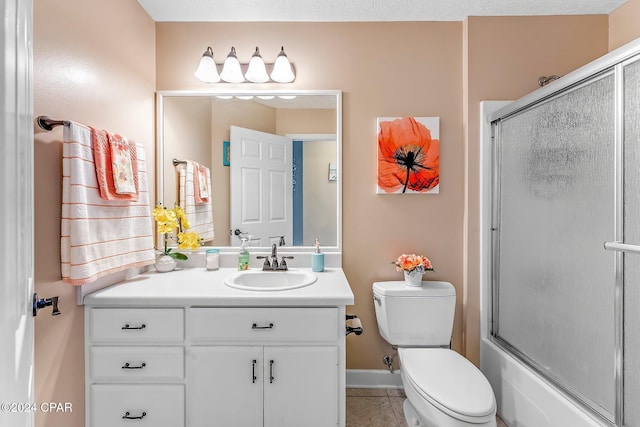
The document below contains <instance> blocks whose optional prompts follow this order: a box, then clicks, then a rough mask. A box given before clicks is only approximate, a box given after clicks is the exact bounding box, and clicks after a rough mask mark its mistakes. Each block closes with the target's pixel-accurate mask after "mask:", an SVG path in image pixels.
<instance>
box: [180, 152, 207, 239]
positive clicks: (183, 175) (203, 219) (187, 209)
mask: <svg viewBox="0 0 640 427" xmlns="http://www.w3.org/2000/svg"><path fill="white" fill-rule="evenodd" d="M196 165H197V163H196V162H193V161H191V160H187V162H186V165H178V171H179V173H180V186H179V193H180V207H182V209H184V213H185V215H186V216H187V219H188V220H189V224H190V225H191V228H190V231H195V232H197V233H198V234H200V237H202V240H203V241H204V242H208V241H211V240H213V239H214V237H215V233H214V230H213V201H212V199H213V198H212V197H211V172H210V171H209V168H205V174H206V178H205V181H206V182H205V185H206V188H207V191H208V193H207V195H208V196H209V197H208V198H207V199H206V201H204V200H202V202H201V203H197V202H196V197H195V193H196V186H195V181H194V179H199V178H197V174H196Z"/></svg>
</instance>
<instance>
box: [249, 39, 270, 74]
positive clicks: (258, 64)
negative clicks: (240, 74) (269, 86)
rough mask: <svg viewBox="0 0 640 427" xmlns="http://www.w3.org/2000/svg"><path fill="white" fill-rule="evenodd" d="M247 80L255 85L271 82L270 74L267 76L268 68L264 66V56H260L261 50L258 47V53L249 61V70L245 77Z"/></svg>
mask: <svg viewBox="0 0 640 427" xmlns="http://www.w3.org/2000/svg"><path fill="white" fill-rule="evenodd" d="M244 76H245V78H246V79H247V80H249V81H250V82H253V83H264V82H268V81H269V74H267V67H266V65H264V60H263V59H262V55H260V49H258V46H256V51H255V52H254V53H253V56H251V61H249V69H248V70H247V73H246V74H245V75H244Z"/></svg>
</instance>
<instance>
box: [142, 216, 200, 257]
mask: <svg viewBox="0 0 640 427" xmlns="http://www.w3.org/2000/svg"><path fill="white" fill-rule="evenodd" d="M151 213H152V214H153V217H154V219H155V220H156V223H157V226H158V228H157V230H158V234H162V235H163V240H164V250H163V251H162V254H163V255H168V256H170V257H171V258H173V259H179V260H185V259H188V257H187V256H186V255H185V254H183V253H180V252H172V251H171V249H172V248H170V247H169V240H171V239H173V240H177V242H178V249H198V247H200V245H201V244H202V238H201V237H200V235H199V234H198V233H196V232H195V231H186V230H188V229H189V228H190V225H189V220H187V216H186V215H185V213H184V210H183V209H182V208H181V207H180V206H174V207H173V209H167V208H165V207H164V206H161V205H157V206H156V207H155V208H154V209H153V211H152V212H151ZM174 231H176V232H177V233H176V235H175V236H174V235H173V232H174Z"/></svg>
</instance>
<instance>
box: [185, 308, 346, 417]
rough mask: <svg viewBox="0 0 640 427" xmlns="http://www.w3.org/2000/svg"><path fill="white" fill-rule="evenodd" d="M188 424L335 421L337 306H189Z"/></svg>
mask: <svg viewBox="0 0 640 427" xmlns="http://www.w3.org/2000/svg"><path fill="white" fill-rule="evenodd" d="M187 316H188V318H189V319H190V320H191V321H190V322H189V323H190V324H191V325H193V328H192V329H193V330H192V331H191V332H192V335H191V341H192V347H191V348H190V351H189V355H188V357H187V371H188V383H189V385H190V386H189V389H188V390H187V402H188V403H187V420H188V424H189V425H190V426H194V427H195V426H207V425H209V423H211V421H212V420H215V421H216V422H217V423H219V424H218V425H221V426H239V427H240V426H243V427H245V426H265V427H287V426H292V427H293V426H305V427H327V426H337V425H339V423H340V417H339V402H340V393H339V392H338V390H339V383H340V381H339V380H340V370H339V369H340V363H339V351H340V348H341V347H340V345H339V340H340V338H341V334H342V336H343V335H344V329H340V327H339V323H340V322H339V321H338V316H339V310H338V309H337V308H271V307H269V308H245V307H238V308H192V309H190V310H188V313H187Z"/></svg>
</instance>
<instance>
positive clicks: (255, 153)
mask: <svg viewBox="0 0 640 427" xmlns="http://www.w3.org/2000/svg"><path fill="white" fill-rule="evenodd" d="M156 102H157V116H156V117H157V119H156V120H157V158H156V175H157V188H156V192H157V199H156V200H157V203H160V204H162V205H163V206H165V207H168V208H171V207H173V206H174V205H175V204H180V205H181V206H183V208H185V211H186V213H187V217H188V219H189V221H190V223H191V225H192V230H195V231H198V232H199V233H200V234H201V235H202V236H204V240H205V242H204V246H203V247H202V250H204V249H206V248H207V247H216V248H221V250H223V251H225V250H227V248H228V250H229V251H231V250H237V248H238V247H239V246H240V243H241V239H242V238H246V239H247V240H248V241H249V246H250V247H252V248H260V249H262V248H264V250H269V248H270V247H271V245H272V244H276V245H278V246H284V247H285V249H284V250H290V251H300V252H308V251H312V250H313V249H314V244H315V239H316V238H317V239H318V241H319V242H320V245H321V246H322V249H323V251H325V252H326V251H340V250H341V235H342V233H341V226H342V224H341V193H342V190H341V166H342V165H341V146H342V94H341V92H340V91H333V90H320V91H265V90H243V91H160V92H158V93H157V100H156ZM202 196H206V197H202Z"/></svg>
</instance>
